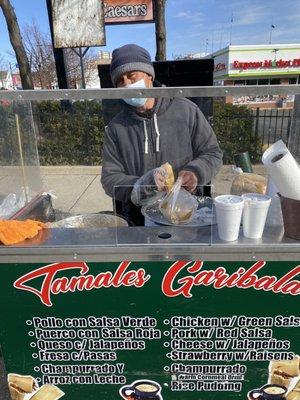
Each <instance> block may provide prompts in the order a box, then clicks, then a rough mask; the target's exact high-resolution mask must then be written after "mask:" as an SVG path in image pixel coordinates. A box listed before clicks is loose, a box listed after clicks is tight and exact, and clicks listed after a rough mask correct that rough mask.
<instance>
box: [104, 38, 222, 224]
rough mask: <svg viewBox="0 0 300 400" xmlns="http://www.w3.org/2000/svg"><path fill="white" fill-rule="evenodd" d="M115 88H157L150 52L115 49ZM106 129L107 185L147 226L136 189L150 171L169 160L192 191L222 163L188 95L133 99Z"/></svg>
mask: <svg viewBox="0 0 300 400" xmlns="http://www.w3.org/2000/svg"><path fill="white" fill-rule="evenodd" d="M110 73H111V78H112V82H113V85H114V86H115V87H126V88H137V89H139V88H151V87H153V81H154V78H155V74H154V68H153V65H152V63H151V57H150V54H149V53H148V51H147V50H145V49H143V48H142V47H139V46H137V45H134V44H129V45H125V46H123V47H120V48H118V49H116V50H114V51H113V54H112V62H111V67H110ZM124 101H125V103H127V107H125V109H124V110H123V111H121V112H120V113H119V114H118V115H116V116H115V117H114V118H113V119H112V121H111V122H110V123H109V125H108V127H107V129H106V135H105V140H104V147H103V166H102V176H101V183H102V185H103V188H104V190H105V192H106V193H107V194H108V195H109V196H111V197H113V198H115V201H116V208H117V210H116V211H117V212H118V213H119V214H122V215H123V216H124V217H125V218H127V219H129V220H131V221H132V222H133V223H134V224H135V225H142V224H143V217H142V215H141V212H140V209H139V208H138V207H136V206H134V205H133V203H132V202H131V192H132V187H133V185H134V184H135V182H136V181H137V180H138V179H139V178H140V177H141V176H142V175H144V174H145V173H147V172H148V171H150V170H152V169H155V168H157V167H160V166H161V165H162V164H164V163H165V162H169V163H170V164H171V165H172V167H173V170H174V173H175V176H181V177H182V185H183V186H184V187H185V188H186V189H187V190H188V191H189V192H191V193H193V192H195V190H196V187H197V186H198V185H199V186H200V185H205V184H207V183H208V182H210V181H211V179H212V178H213V177H214V176H215V175H216V173H217V172H218V170H219V169H220V167H221V165H222V152H221V150H220V148H219V145H218V142H217V139H216V136H215V134H214V132H213V130H212V128H211V126H210V125H209V123H208V122H207V120H206V119H205V117H204V116H203V114H202V112H201V111H200V110H199V108H198V107H197V106H196V105H195V104H194V103H193V102H191V101H189V100H187V99H185V98H172V99H170V98H169V99H165V98H158V99H154V98H148V99H147V98H130V99H124Z"/></svg>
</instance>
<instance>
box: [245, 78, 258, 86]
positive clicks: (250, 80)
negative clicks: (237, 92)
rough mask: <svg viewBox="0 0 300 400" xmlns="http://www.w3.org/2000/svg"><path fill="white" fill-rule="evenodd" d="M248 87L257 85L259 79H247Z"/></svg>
mask: <svg viewBox="0 0 300 400" xmlns="http://www.w3.org/2000/svg"><path fill="white" fill-rule="evenodd" d="M246 85H257V79H247V80H246Z"/></svg>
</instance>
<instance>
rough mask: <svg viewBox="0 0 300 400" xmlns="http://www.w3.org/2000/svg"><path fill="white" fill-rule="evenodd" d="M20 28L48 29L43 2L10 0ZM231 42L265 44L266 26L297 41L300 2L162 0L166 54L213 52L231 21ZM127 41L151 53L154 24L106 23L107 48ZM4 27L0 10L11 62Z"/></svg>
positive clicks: (275, 37)
mask: <svg viewBox="0 0 300 400" xmlns="http://www.w3.org/2000/svg"><path fill="white" fill-rule="evenodd" d="M11 2H12V4H13V6H14V7H15V11H16V14H17V17H18V21H19V24H20V27H21V31H22V26H24V24H26V23H30V22H31V21H32V20H33V19H35V20H36V22H37V23H38V25H39V26H40V28H41V30H42V31H43V32H45V33H48V32H49V27H48V16H47V10H46V0H11ZM231 15H232V16H233V24H232V44H266V43H268V42H269V35H270V26H271V24H273V25H275V29H274V30H273V32H272V43H299V42H300V26H299V20H300V1H299V0H284V1H282V0H264V1H262V0H167V2H166V25H167V53H168V54H167V55H168V59H173V58H174V56H178V55H185V54H189V53H195V52H204V51H205V50H207V51H209V52H210V51H211V50H214V51H216V50H218V49H220V48H222V47H225V46H226V45H228V44H229V37H230V20H231ZM126 43H137V44H139V45H141V46H144V47H146V48H147V49H148V50H149V51H150V53H151V55H152V57H154V55H155V30H154V24H136V25H123V26H121V25H117V26H108V27H106V46H105V47H101V48H99V50H108V51H112V50H113V49H114V48H115V47H119V46H121V45H123V44H126ZM9 51H11V47H10V43H9V38H8V34H7V27H6V24H5V20H4V17H3V14H2V12H1V10H0V58H1V56H2V57H3V58H4V59H6V60H10V59H11V56H10V55H9V54H8V52H9Z"/></svg>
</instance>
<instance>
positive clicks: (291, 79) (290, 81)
mask: <svg viewBox="0 0 300 400" xmlns="http://www.w3.org/2000/svg"><path fill="white" fill-rule="evenodd" d="M296 83H297V78H296V77H295V78H290V79H289V84H290V85H296Z"/></svg>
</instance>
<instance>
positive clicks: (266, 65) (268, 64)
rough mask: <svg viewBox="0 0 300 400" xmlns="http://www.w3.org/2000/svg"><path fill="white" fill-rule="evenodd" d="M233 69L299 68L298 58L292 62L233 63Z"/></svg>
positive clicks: (299, 59) (299, 60)
mask: <svg viewBox="0 0 300 400" xmlns="http://www.w3.org/2000/svg"><path fill="white" fill-rule="evenodd" d="M232 67H233V69H240V70H241V69H243V70H247V69H258V68H288V67H300V58H294V59H293V60H283V59H280V60H264V61H237V60H235V61H233V63H232Z"/></svg>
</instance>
